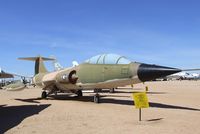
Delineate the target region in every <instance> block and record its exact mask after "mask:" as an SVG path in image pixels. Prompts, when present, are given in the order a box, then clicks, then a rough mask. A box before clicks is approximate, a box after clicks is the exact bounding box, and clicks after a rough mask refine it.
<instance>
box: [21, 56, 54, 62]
mask: <svg viewBox="0 0 200 134" xmlns="http://www.w3.org/2000/svg"><path fill="white" fill-rule="evenodd" d="M38 58H41V59H42V60H43V61H47V60H55V59H54V58H46V57H40V56H38V57H22V58H18V59H19V60H30V61H36V60H37V59H38Z"/></svg>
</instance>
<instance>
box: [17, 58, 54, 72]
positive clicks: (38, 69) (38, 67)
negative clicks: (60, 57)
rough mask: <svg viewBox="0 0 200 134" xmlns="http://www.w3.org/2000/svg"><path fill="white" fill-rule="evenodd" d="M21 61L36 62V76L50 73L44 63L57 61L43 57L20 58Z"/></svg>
mask: <svg viewBox="0 0 200 134" xmlns="http://www.w3.org/2000/svg"><path fill="white" fill-rule="evenodd" d="M18 59H19V60H29V61H35V75H36V74H38V73H46V72H48V71H47V69H46V67H45V66H44V62H43V61H48V60H55V59H53V58H45V57H41V56H37V57H24V58H18Z"/></svg>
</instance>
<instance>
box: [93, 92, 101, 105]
mask: <svg viewBox="0 0 200 134" xmlns="http://www.w3.org/2000/svg"><path fill="white" fill-rule="evenodd" d="M99 102H100V95H99V94H98V93H96V94H95V95H94V103H99Z"/></svg>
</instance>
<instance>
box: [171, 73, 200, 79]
mask: <svg viewBox="0 0 200 134" xmlns="http://www.w3.org/2000/svg"><path fill="white" fill-rule="evenodd" d="M167 79H169V80H171V79H176V80H197V79H200V74H198V73H188V72H179V73H176V74H172V75H169V76H167Z"/></svg>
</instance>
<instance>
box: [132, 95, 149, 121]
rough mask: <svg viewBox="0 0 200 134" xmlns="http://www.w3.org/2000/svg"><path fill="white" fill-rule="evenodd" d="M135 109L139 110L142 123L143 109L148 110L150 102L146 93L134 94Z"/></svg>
mask: <svg viewBox="0 0 200 134" xmlns="http://www.w3.org/2000/svg"><path fill="white" fill-rule="evenodd" d="M133 99H134V103H135V108H137V109H139V121H141V116H142V115H141V108H148V107H149V102H148V97H147V95H146V93H145V92H141V93H133Z"/></svg>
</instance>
